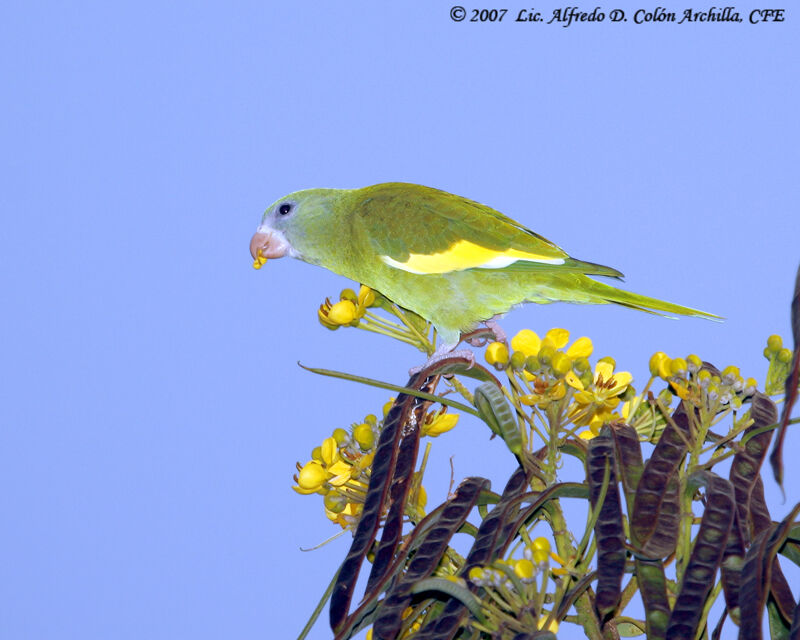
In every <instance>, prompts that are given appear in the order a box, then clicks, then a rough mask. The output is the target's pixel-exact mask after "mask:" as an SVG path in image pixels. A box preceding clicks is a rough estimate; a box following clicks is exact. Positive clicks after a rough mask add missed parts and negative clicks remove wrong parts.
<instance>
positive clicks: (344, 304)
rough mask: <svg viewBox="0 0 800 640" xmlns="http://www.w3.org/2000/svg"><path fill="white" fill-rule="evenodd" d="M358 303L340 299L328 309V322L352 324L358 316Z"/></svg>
mask: <svg viewBox="0 0 800 640" xmlns="http://www.w3.org/2000/svg"><path fill="white" fill-rule="evenodd" d="M357 315H358V314H357V311H356V305H354V304H353V303H352V302H351V301H350V300H339V302H337V303H336V304H335V305H333V306H332V307H331V308H330V309H329V310H328V322H331V323H332V324H338V325H343V324H350V323H351V322H352V321H353V320H355V319H356V317H357Z"/></svg>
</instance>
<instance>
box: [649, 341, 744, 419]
mask: <svg viewBox="0 0 800 640" xmlns="http://www.w3.org/2000/svg"><path fill="white" fill-rule="evenodd" d="M650 374H651V375H652V376H653V377H654V378H655V377H658V378H661V379H662V380H665V381H666V382H668V383H669V385H670V389H671V390H672V391H673V392H674V393H675V394H676V395H677V396H678V397H679V398H680V399H681V400H686V401H687V402H689V403H690V404H692V405H694V406H695V407H697V408H698V409H704V410H706V411H709V412H712V413H716V412H718V411H722V410H725V409H726V408H728V407H730V408H733V409H738V408H739V407H741V406H742V402H743V401H745V400H746V399H747V398H749V397H750V396H752V395H753V393H755V391H756V388H757V386H758V383H757V382H756V380H755V378H747V379H745V378H743V377H742V376H741V374H740V372H739V367H736V366H734V365H729V366H727V367H725V368H724V369H723V370H722V371H718V370H717V369H716V368H714V367H712V366H710V365H707V364H705V363H704V362H703V360H702V359H701V358H700V357H699V356H697V355H695V354H691V355H688V356H686V358H670V357H669V356H668V355H667V354H666V353H664V352H663V351H658V352H656V353H654V354H653V355H652V357H651V358H650ZM665 395H666V394H665ZM662 401H663V400H662ZM664 404H666V405H668V404H669V403H668V402H664Z"/></svg>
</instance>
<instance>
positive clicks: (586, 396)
mask: <svg viewBox="0 0 800 640" xmlns="http://www.w3.org/2000/svg"><path fill="white" fill-rule="evenodd" d="M632 380H633V376H632V375H631V374H630V373H628V372H627V371H620V372H618V373H614V365H613V363H612V362H609V361H608V360H605V359H604V360H600V361H599V362H598V363H597V364H596V365H595V368H594V379H593V381H592V384H591V385H590V386H589V388H588V389H584V390H583V391H578V392H577V393H575V395H574V396H573V398H574V400H575V402H574V403H573V404H572V406H571V407H570V410H569V414H568V417H569V419H570V420H571V421H572V423H573V424H574V425H575V426H577V427H584V426H589V427H590V428H591V429H592V431H593V432H594V434H595V435H597V433H599V430H600V427H601V426H602V425H603V424H605V423H606V422H609V421H610V420H612V419H613V418H614V417H616V416H615V414H612V411H613V410H614V409H616V408H617V406H618V405H619V403H620V398H619V396H620V395H621V394H622V393H623V392H624V391H625V389H627V388H628V385H629V384H630V383H631V381H632ZM582 437H583V436H582Z"/></svg>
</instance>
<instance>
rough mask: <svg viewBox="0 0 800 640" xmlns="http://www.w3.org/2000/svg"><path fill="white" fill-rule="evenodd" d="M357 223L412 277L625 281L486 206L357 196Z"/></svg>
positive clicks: (426, 191)
mask: <svg viewBox="0 0 800 640" xmlns="http://www.w3.org/2000/svg"><path fill="white" fill-rule="evenodd" d="M353 197H354V200H353V201H351V203H350V206H351V212H352V215H353V216H354V217H355V220H354V223H355V224H356V225H357V226H358V228H359V230H361V231H362V232H363V233H364V235H365V236H366V240H367V241H368V242H369V244H370V245H371V247H372V249H373V250H374V251H375V252H376V253H377V254H378V256H379V257H380V259H381V260H382V261H383V262H384V263H385V264H387V265H389V266H390V267H394V268H396V269H402V270H403V271H408V272H410V273H418V274H434V273H448V272H452V271H464V270H466V269H509V270H524V271H529V270H531V269H535V270H538V269H547V270H552V269H557V270H558V271H578V272H581V273H587V274H594V275H606V276H612V277H620V276H621V275H622V274H621V273H620V272H619V271H617V270H616V269H612V268H610V267H604V266H602V265H597V264H593V263H589V262H581V261H579V260H574V259H572V258H570V256H569V255H568V254H567V253H566V252H565V251H564V250H563V249H561V248H560V247H558V246H557V245H555V244H553V243H552V242H550V241H549V240H547V239H546V238H544V237H542V236H540V235H539V234H537V233H534V232H533V231H531V230H530V229H526V228H525V227H523V226H522V225H521V224H519V223H518V222H516V221H515V220H512V219H511V218H509V217H507V216H504V215H503V214H502V213H500V212H498V211H495V210H494V209H491V208H490V207H487V206H485V205H482V204H479V203H477V202H473V201H472V200H467V199H466V198H462V197H460V196H456V195H453V194H450V193H447V192H445V191H439V190H437V189H431V188H429V187H423V186H420V185H415V184H403V183H386V184H380V185H375V186H373V187H367V188H365V189H359V190H358V191H355V192H353Z"/></svg>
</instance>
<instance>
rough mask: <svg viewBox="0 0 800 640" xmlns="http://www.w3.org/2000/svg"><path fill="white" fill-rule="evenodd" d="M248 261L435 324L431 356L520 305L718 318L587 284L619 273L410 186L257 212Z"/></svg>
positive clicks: (294, 196) (476, 207) (467, 204)
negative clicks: (358, 293)
mask: <svg viewBox="0 0 800 640" xmlns="http://www.w3.org/2000/svg"><path fill="white" fill-rule="evenodd" d="M250 253H251V254H252V256H253V259H254V260H255V262H254V266H256V267H260V266H261V265H262V264H264V262H266V260H267V259H270V258H280V257H282V256H285V255H288V256H291V257H293V258H299V259H300V260H303V261H305V262H308V263H310V264H315V265H319V266H321V267H325V268H326V269H330V270H331V271H333V272H335V273H338V274H340V275H343V276H345V277H347V278H350V279H352V280H355V281H357V282H360V283H362V284H365V285H367V286H368V287H370V288H372V289H375V290H376V291H379V292H380V293H382V294H383V295H384V296H386V297H387V298H389V299H390V300H391V301H392V302H394V303H395V304H397V305H399V306H400V307H403V308H405V309H408V310H410V311H413V312H414V313H416V314H417V315H419V316H421V317H423V318H425V319H426V320H428V321H429V322H431V323H432V324H433V325H434V327H435V328H436V331H437V332H438V334H439V336H440V338H441V340H442V343H441V345H440V347H439V348H438V349H437V353H439V354H443V353H447V352H448V351H450V350H452V349H453V348H455V346H456V345H457V344H458V342H459V341H460V339H461V335H462V334H463V333H466V332H469V331H471V330H473V329H474V328H475V327H476V326H477V325H478V324H479V323H481V322H483V321H487V320H491V319H492V318H494V317H495V316H497V315H499V314H503V313H505V312H507V311H508V310H510V309H511V308H512V307H514V306H516V305H519V304H521V303H523V302H536V303H540V304H546V303H550V302H573V303H579V304H608V303H614V304H619V305H623V306H626V307H631V308H634V309H639V310H642V311H648V312H650V313H657V312H664V313H676V314H684V315H690V316H698V317H704V318H710V319H719V317H718V316H715V315H713V314H709V313H706V312H704V311H698V310H696V309H690V308H688V307H684V306H681V305H677V304H673V303H671V302H665V301H663V300H658V299H656V298H649V297H646V296H642V295H639V294H636V293H631V292H629V291H624V290H622V289H617V288H615V287H612V286H610V285H608V284H604V283H602V282H598V281H596V280H594V279H592V278H590V277H589V276H607V277H611V278H620V277H622V274H621V273H620V272H619V271H617V270H616V269H612V268H611V267H604V266H602V265H599V264H594V263H592V262H583V261H581V260H576V259H574V258H571V257H570V256H569V255H568V254H567V253H566V252H565V251H564V250H563V249H561V248H560V247H558V246H557V245H555V244H553V243H552V242H550V241H549V240H547V239H545V238H543V237H542V236H540V235H539V234H537V233H534V232H533V231H531V230H530V229H527V228H525V227H524V226H522V225H521V224H520V223H518V222H516V221H514V220H512V219H511V218H509V217H507V216H505V215H503V214H502V213H500V212H498V211H495V210H494V209H492V208H490V207H487V206H486V205H482V204H479V203H477V202H473V201H472V200H468V199H467V198H462V197H461V196H457V195H454V194H451V193H447V192H445V191H440V190H438V189H433V188H430V187H424V186H421V185H417V184H406V183H399V182H388V183H384V184H376V185H373V186H370V187H364V188H362V189H307V190H304V191H297V192H295V193H291V194H289V195H287V196H285V197H283V198H281V199H279V200H277V201H276V202H275V203H273V204H272V205H270V207H269V208H268V209H267V210H266V212H265V213H264V215H263V217H262V219H261V224H260V225H259V227H258V229H257V230H256V233H255V235H253V238H252V240H251V241H250Z"/></svg>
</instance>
